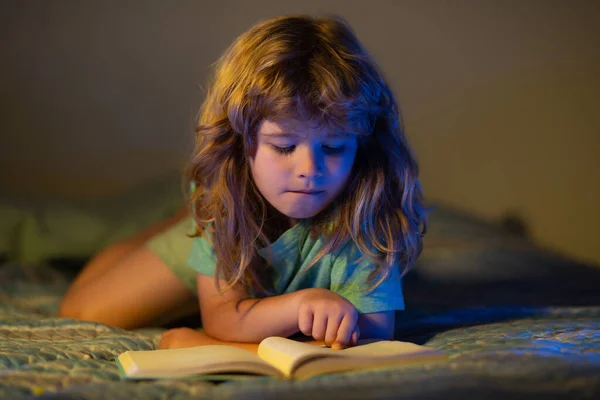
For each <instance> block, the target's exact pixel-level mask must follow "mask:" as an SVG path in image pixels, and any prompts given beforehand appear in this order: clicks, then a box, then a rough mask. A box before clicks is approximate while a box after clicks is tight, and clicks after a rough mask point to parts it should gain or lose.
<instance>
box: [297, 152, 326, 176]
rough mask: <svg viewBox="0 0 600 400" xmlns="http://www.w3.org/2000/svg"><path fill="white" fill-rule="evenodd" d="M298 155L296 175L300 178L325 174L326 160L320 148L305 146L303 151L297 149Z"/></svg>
mask: <svg viewBox="0 0 600 400" xmlns="http://www.w3.org/2000/svg"><path fill="white" fill-rule="evenodd" d="M298 150H300V149H298ZM296 155H297V159H296V176H297V177H298V178H303V179H315V178H320V177H321V176H322V175H323V162H324V160H323V155H322V154H320V152H319V151H318V150H316V149H312V148H310V147H305V148H304V149H302V151H296Z"/></svg>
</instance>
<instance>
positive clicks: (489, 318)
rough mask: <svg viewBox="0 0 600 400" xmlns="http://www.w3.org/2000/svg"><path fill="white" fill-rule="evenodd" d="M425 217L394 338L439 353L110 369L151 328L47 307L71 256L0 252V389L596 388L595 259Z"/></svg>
mask: <svg viewBox="0 0 600 400" xmlns="http://www.w3.org/2000/svg"><path fill="white" fill-rule="evenodd" d="M430 220H431V230H430V232H429V233H428V235H427V239H426V243H425V249H424V251H423V255H422V257H421V259H420V261H419V265H418V266H417V267H416V268H415V270H414V271H413V272H411V273H410V274H409V275H408V276H407V277H406V279H405V281H404V290H405V297H406V303H407V310H406V311H402V312H398V314H397V318H396V319H397V326H396V338H397V339H399V340H409V341H413V342H416V343H419V344H426V345H428V346H432V347H436V348H439V349H442V350H444V351H445V352H447V354H448V355H449V361H448V362H447V363H444V364H435V365H427V364H426V365H420V366H410V367H398V368H392V369H387V370H379V371H363V372H351V373H343V374H335V375H329V376H321V377H317V378H313V379H310V380H307V381H303V382H295V381H283V380H277V379H272V378H261V377H252V378H249V379H241V380H234V381H228V382H220V383H215V382H210V381H207V380H204V379H200V378H191V379H175V380H148V381H135V382H131V381H122V380H120V379H119V375H118V371H117V367H116V365H115V363H114V358H115V357H116V356H117V355H119V354H120V353H121V352H123V351H125V350H143V349H153V348H155V347H156V345H157V343H158V341H159V338H160V333H161V331H162V330H163V329H162V328H149V329H141V330H134V331H126V330H121V329H117V328H114V327H111V326H107V325H103V324H97V323H90V322H82V321H76V320H73V319H67V318H58V317H57V316H56V310H57V306H58V303H59V300H60V298H61V296H62V294H63V293H64V291H65V290H66V288H67V286H68V283H69V281H70V280H71V279H72V278H73V272H74V270H76V268H77V266H78V265H79V264H78V261H73V260H60V261H56V260H53V261H51V262H50V261H43V262H38V263H35V264H31V263H19V262H4V263H3V264H2V265H1V266H0V398H7V399H13V398H14V399H27V398H45V399H53V398H71V399H101V398H113V399H163V398H177V399H183V398H217V399H237V398H240V399H241V398H243V399H254V398H256V399H271V398H272V399H280V398H285V399H295V398H310V399H321V398H323V399H331V398H346V399H355V398H356V399H358V398H360V399H363V398H378V399H387V398H390V399H391V398H407V399H408V398H411V399H431V398H440V397H442V396H443V397H448V398H467V397H468V398H486V399H490V398H492V399H494V398H507V397H510V398H527V399H536V398H540V399H544V400H546V399H549V398H552V399H554V398H565V399H573V398H594V397H595V398H600V268H598V267H594V266H588V265H584V264H581V263H577V262H574V261H573V260H570V259H569V258H567V257H563V256H561V255H559V254H556V253H554V252H551V251H549V250H546V249H542V248H541V247H539V246H537V245H536V244H534V243H532V242H531V241H530V240H528V239H527V238H524V237H522V236H521V235H518V234H515V233H513V232H510V230H507V229H505V228H504V227H502V226H499V225H494V224H490V223H488V222H484V221H481V220H478V219H476V218H473V217H471V216H469V215H466V214H463V213H460V212H457V211H455V210H451V209H443V208H441V209H437V210H435V211H434V212H433V213H432V214H431V218H430ZM73 267H75V268H73Z"/></svg>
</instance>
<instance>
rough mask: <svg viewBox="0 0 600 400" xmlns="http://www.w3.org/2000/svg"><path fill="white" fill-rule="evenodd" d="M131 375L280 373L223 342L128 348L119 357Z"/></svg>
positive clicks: (244, 351)
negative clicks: (130, 349)
mask: <svg viewBox="0 0 600 400" xmlns="http://www.w3.org/2000/svg"><path fill="white" fill-rule="evenodd" d="M119 361H120V362H121V366H122V368H123V370H124V372H125V373H126V374H127V376H130V377H161V376H184V375H192V374H209V373H221V372H247V373H260V374H270V375H274V374H275V375H279V373H278V372H277V371H275V370H274V369H273V368H272V367H271V366H270V365H268V364H266V363H265V362H263V361H262V360H261V359H260V358H259V357H258V356H257V355H255V354H253V353H251V352H250V351H247V350H244V349H240V348H236V347H232V346H223V345H209V346H197V347H188V348H181V349H164V350H148V351H128V352H125V353H124V354H122V355H120V356H119Z"/></svg>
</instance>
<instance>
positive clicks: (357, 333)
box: [350, 324, 360, 346]
mask: <svg viewBox="0 0 600 400" xmlns="http://www.w3.org/2000/svg"><path fill="white" fill-rule="evenodd" d="M358 339H360V328H359V327H358V324H356V326H355V327H354V331H353V332H352V336H351V338H350V343H351V344H352V345H353V346H354V345H356V344H357V343H358Z"/></svg>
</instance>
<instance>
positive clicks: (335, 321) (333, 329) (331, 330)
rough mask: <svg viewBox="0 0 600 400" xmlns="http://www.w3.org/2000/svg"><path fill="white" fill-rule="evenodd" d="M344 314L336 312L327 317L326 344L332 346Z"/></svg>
mask: <svg viewBox="0 0 600 400" xmlns="http://www.w3.org/2000/svg"><path fill="white" fill-rule="evenodd" d="M342 317H343V316H342V315H339V314H334V315H332V316H330V317H329V318H328V319H327V327H326V330H325V345H326V346H329V347H331V345H332V344H333V342H335V339H336V338H337V336H338V330H339V327H340V322H342V320H343V318H342Z"/></svg>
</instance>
